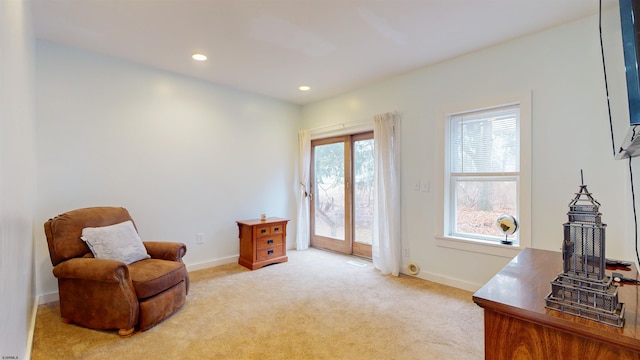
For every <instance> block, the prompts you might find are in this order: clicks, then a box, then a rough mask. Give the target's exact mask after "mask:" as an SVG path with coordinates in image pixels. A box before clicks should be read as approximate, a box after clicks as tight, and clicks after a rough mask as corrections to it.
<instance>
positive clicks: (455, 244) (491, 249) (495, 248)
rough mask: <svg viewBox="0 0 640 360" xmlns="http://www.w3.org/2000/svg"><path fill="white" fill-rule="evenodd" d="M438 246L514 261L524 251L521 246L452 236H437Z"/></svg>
mask: <svg viewBox="0 0 640 360" xmlns="http://www.w3.org/2000/svg"><path fill="white" fill-rule="evenodd" d="M436 245H437V246H441V247H446V248H450V249H457V250H464V251H471V252H475V253H480V254H487V255H495V256H501V257H505V258H509V259H512V258H514V257H515V256H516V255H518V253H519V252H520V251H521V250H522V249H523V247H521V246H514V245H504V244H498V243H493V242H488V241H482V240H469V239H463V238H456V237H450V236H436Z"/></svg>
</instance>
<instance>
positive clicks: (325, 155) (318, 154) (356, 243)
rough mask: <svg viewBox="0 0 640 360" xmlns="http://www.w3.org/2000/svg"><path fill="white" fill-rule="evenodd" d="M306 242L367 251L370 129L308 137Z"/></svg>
mask: <svg viewBox="0 0 640 360" xmlns="http://www.w3.org/2000/svg"><path fill="white" fill-rule="evenodd" d="M311 182H312V184H311V189H312V199H313V201H312V202H311V246H314V247H319V248H324V249H329V250H334V251H339V252H342V253H345V254H354V255H358V256H364V257H368V258H370V257H371V244H372V242H373V185H374V184H373V183H374V169H373V132H368V133H363V134H357V135H348V136H339V137H333V138H328V139H320V140H314V141H312V142H311Z"/></svg>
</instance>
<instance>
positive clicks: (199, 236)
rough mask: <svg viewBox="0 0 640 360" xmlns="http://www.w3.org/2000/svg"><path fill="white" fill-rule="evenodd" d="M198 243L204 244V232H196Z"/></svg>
mask: <svg viewBox="0 0 640 360" xmlns="http://www.w3.org/2000/svg"><path fill="white" fill-rule="evenodd" d="M196 244H198V245H202V244H204V233H197V234H196Z"/></svg>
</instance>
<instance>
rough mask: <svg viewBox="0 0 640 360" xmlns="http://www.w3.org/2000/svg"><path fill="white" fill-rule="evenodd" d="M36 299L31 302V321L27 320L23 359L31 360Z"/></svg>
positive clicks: (36, 310) (36, 313)
mask: <svg viewBox="0 0 640 360" xmlns="http://www.w3.org/2000/svg"><path fill="white" fill-rule="evenodd" d="M38 302H39V299H38V298H34V300H33V309H31V320H29V333H28V334H27V349H26V350H25V352H24V357H25V359H27V360H28V359H31V348H32V347H33V334H34V333H35V331H36V316H37V315H38Z"/></svg>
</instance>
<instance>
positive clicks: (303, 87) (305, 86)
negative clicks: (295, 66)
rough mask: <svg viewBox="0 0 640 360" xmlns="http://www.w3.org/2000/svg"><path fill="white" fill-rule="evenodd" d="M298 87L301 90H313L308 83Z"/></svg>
mask: <svg viewBox="0 0 640 360" xmlns="http://www.w3.org/2000/svg"><path fill="white" fill-rule="evenodd" d="M298 89H300V91H309V90H311V88H310V87H308V86H307V85H302V86H300V87H299V88H298Z"/></svg>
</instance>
